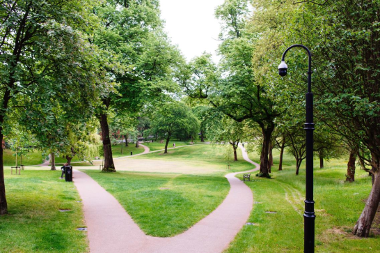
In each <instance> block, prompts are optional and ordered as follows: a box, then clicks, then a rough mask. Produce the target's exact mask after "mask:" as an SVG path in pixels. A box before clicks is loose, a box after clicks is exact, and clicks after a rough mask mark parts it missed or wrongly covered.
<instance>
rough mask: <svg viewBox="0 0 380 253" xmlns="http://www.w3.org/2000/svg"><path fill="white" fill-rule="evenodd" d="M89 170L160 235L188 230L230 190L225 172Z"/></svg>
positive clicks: (150, 232) (135, 217)
mask: <svg viewBox="0 0 380 253" xmlns="http://www.w3.org/2000/svg"><path fill="white" fill-rule="evenodd" d="M85 172H86V173H87V174H89V175H90V176H91V177H92V178H93V179H95V180H96V181H97V182H98V183H99V184H100V185H101V186H102V187H103V188H105V189H106V190H107V191H108V192H110V193H111V194H112V195H113V196H114V197H115V198H116V199H117V200H118V201H119V202H120V204H121V205H122V206H123V207H124V208H125V209H126V210H127V212H128V213H129V214H130V215H131V217H132V218H133V220H134V221H135V222H136V223H137V224H138V225H139V226H140V228H141V229H142V230H143V231H144V232H145V233H146V234H148V235H151V236H158V237H169V236H174V235H177V234H179V233H182V232H184V231H185V230H187V229H188V228H189V227H191V226H192V225H194V224H195V223H197V222H198V221H200V220H201V219H202V218H204V217H205V216H207V215H208V214H209V213H211V212H212V211H213V210H214V209H215V208H216V207H217V206H218V205H219V204H220V203H221V202H222V201H223V199H224V198H225V196H226V195H227V193H228V190H229V184H228V181H227V179H226V178H224V177H221V176H211V175H207V176H196V175H181V174H156V173H129V172H116V173H100V172H98V171H92V170H86V171H85Z"/></svg>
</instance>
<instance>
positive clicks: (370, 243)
mask: <svg viewBox="0 0 380 253" xmlns="http://www.w3.org/2000/svg"><path fill="white" fill-rule="evenodd" d="M276 155H277V154H275V165H274V167H273V168H272V171H273V173H272V174H273V178H272V179H263V178H256V177H255V178H254V181H253V182H247V183H246V184H247V185H248V186H249V187H250V188H251V189H252V191H253V194H254V201H255V205H254V210H253V212H252V213H251V217H250V219H249V221H248V222H250V223H254V224H255V225H246V226H244V228H243V229H242V230H241V231H240V232H239V234H238V236H237V237H236V238H235V240H234V241H233V243H232V244H231V245H230V248H229V249H228V250H227V251H226V252H303V212H304V202H303V201H304V199H305V170H304V166H305V165H304V164H303V166H302V167H301V168H303V169H301V170H300V175H299V176H296V175H295V165H294V163H293V162H292V157H291V156H289V155H287V156H286V157H285V160H286V163H285V164H286V165H285V166H284V167H283V169H284V170H283V171H278V170H277V168H278V164H276ZM251 158H253V159H254V160H257V158H258V157H257V156H256V155H255V154H251ZM345 163H346V162H345V161H344V159H335V160H331V161H330V162H326V166H325V168H324V169H319V168H315V169H314V201H315V202H316V204H315V212H316V216H317V217H316V221H315V222H316V240H315V241H316V252H380V237H379V235H376V236H372V237H370V238H364V239H363V238H357V237H353V236H352V235H351V231H352V228H353V226H354V225H355V223H356V221H357V219H358V218H359V216H360V214H361V212H362V210H363V208H364V204H365V203H364V200H365V199H366V198H367V197H368V194H369V192H370V188H371V178H370V177H368V173H366V172H364V171H362V170H359V169H358V170H357V174H356V181H355V182H354V183H345V182H344V180H345V176H344V175H345V173H346V171H345V170H346V167H345ZM315 164H316V165H319V163H315ZM268 211H270V212H276V213H266V212H268ZM377 226H379V225H377Z"/></svg>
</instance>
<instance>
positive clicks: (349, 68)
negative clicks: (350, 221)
mask: <svg viewBox="0 0 380 253" xmlns="http://www.w3.org/2000/svg"><path fill="white" fill-rule="evenodd" d="M308 8H309V11H310V12H313V15H315V13H316V12H315V11H317V13H320V14H322V17H323V18H322V17H321V18H318V19H316V21H317V22H319V23H320V24H321V27H323V31H321V32H320V34H319V38H320V43H319V44H318V45H317V46H316V47H315V49H314V53H315V55H316V57H315V61H316V65H317V66H320V71H321V73H320V74H319V75H318V79H317V87H316V91H317V94H318V96H319V102H320V103H319V104H318V105H319V107H320V110H321V111H323V112H324V115H323V116H324V122H325V123H326V124H328V125H329V126H330V127H331V128H333V129H334V130H335V131H336V132H339V133H340V134H341V135H342V136H344V137H345V138H346V139H349V140H352V141H359V142H360V143H361V145H363V147H365V148H366V149H368V150H369V152H370V153H371V156H370V157H368V158H367V157H362V159H365V160H366V162H367V163H368V164H370V165H371V167H372V169H371V173H372V175H373V181H374V183H373V186H372V190H371V193H370V195H369V197H368V200H367V202H366V205H365V207H364V210H363V212H362V214H361V216H360V218H359V220H358V222H357V223H356V225H355V227H354V230H353V233H354V234H355V235H357V236H361V237H367V236H368V235H369V232H370V228H371V224H372V221H373V219H374V217H375V214H376V211H377V207H378V205H379V202H380V130H379V129H380V128H379V125H380V88H379V87H380V84H379V78H378V76H379V74H380V68H379V66H380V65H379V61H378V60H377V59H378V58H379V57H380V40H379V39H378V38H379V37H380V29H379V26H378V20H379V18H380V16H379V15H380V13H379V11H378V10H379V9H380V2H379V1H368V2H363V1H356V0H353V1H349V2H347V1H334V2H333V3H329V4H327V5H326V6H323V7H321V6H316V5H308ZM318 16H320V15H318ZM325 42H328V43H325ZM332 87H333V88H332ZM331 123H333V124H331ZM359 154H360V152H359Z"/></svg>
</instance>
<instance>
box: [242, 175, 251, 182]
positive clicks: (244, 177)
mask: <svg viewBox="0 0 380 253" xmlns="http://www.w3.org/2000/svg"><path fill="white" fill-rule="evenodd" d="M245 179H247V180H248V181H251V174H243V181H245Z"/></svg>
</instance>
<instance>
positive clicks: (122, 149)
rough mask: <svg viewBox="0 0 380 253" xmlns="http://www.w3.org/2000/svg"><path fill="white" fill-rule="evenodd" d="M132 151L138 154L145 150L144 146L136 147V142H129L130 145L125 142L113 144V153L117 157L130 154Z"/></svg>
mask: <svg viewBox="0 0 380 253" xmlns="http://www.w3.org/2000/svg"><path fill="white" fill-rule="evenodd" d="M131 152H132V154H133V155H137V154H140V153H142V152H144V148H143V147H141V146H140V147H138V148H136V144H133V143H129V144H128V147H126V146H125V144H124V143H122V144H118V145H113V146H112V155H113V157H115V158H116V157H123V156H130V155H131Z"/></svg>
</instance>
